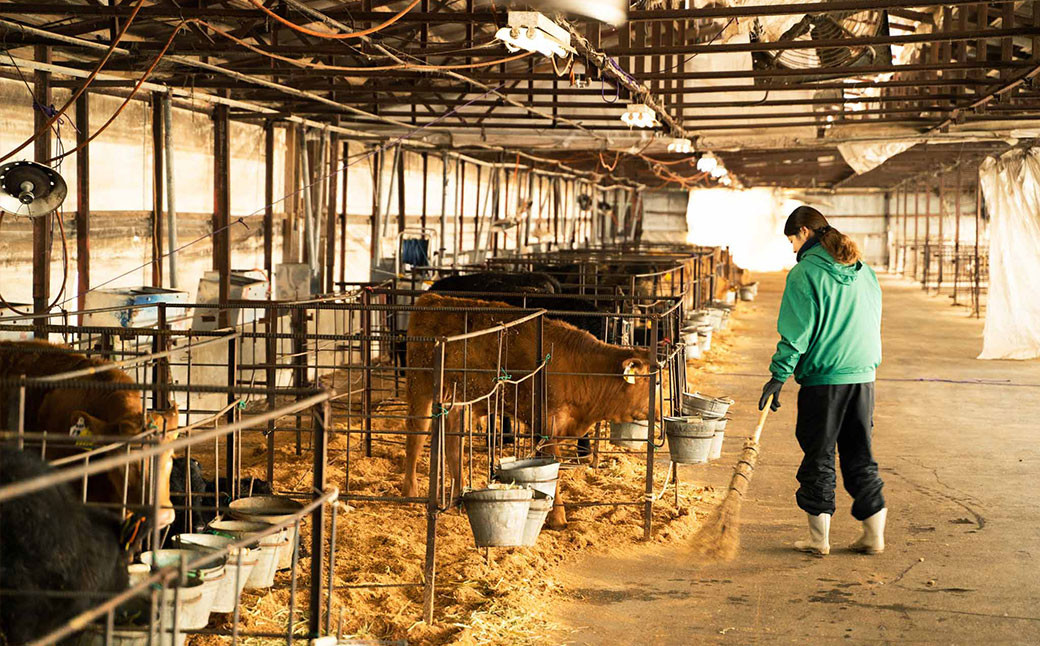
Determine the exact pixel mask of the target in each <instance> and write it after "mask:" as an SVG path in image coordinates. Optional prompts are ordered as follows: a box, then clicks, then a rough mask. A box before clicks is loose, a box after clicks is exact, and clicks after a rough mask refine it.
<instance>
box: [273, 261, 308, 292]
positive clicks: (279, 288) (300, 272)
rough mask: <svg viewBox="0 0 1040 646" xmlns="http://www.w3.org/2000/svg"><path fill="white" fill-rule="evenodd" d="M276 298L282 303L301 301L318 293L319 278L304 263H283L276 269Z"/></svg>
mask: <svg viewBox="0 0 1040 646" xmlns="http://www.w3.org/2000/svg"><path fill="white" fill-rule="evenodd" d="M274 287H275V292H274V293H275V297H276V298H277V299H278V300H280V301H299V300H303V299H307V298H310V297H311V296H312V295H314V294H317V293H318V277H317V276H315V275H314V274H313V273H311V268H310V265H308V264H307V263H303V262H283V263H282V264H280V265H278V268H277V269H275V279H274Z"/></svg>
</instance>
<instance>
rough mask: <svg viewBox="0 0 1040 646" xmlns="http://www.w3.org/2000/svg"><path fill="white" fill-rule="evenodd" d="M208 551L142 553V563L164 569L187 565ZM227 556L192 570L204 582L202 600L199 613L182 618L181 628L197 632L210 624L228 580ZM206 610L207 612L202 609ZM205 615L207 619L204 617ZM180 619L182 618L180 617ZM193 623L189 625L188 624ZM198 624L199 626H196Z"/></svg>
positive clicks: (201, 549) (177, 550) (176, 550)
mask: <svg viewBox="0 0 1040 646" xmlns="http://www.w3.org/2000/svg"><path fill="white" fill-rule="evenodd" d="M207 551H211V550H205V549H203V548H198V549H172V550H155V551H152V552H141V562H142V563H145V564H147V565H151V566H152V567H157V568H164V567H169V566H171V565H173V566H179V565H180V564H181V562H182V561H183V562H185V563H187V562H188V561H192V560H195V559H197V558H199V557H200V556H202V555H205V554H206V553H207ZM226 565H227V555H225V554H222V555H220V556H219V557H217V558H216V560H214V561H212V562H210V563H207V564H206V565H204V566H202V567H199V568H194V569H192V571H193V572H198V574H199V578H200V579H201V580H202V586H201V587H202V600H201V601H200V602H199V607H198V608H197V610H198V612H196V613H193V614H191V616H190V618H189V617H188V616H187V615H186V616H185V617H183V618H180V624H181V625H180V627H181V628H184V629H186V630H195V629H197V628H205V627H206V624H207V623H209V613H210V612H211V611H213V606H214V604H215V603H216V600H217V595H218V593H219V592H220V590H221V588H223V586H224V580H225V579H226V578H227V567H226ZM203 608H205V612H203V611H202V609H203ZM203 615H205V617H203ZM178 617H180V616H179V615H178ZM189 621H190V622H191V624H190V625H189V623H188V622H189ZM196 623H198V625H195V624H196Z"/></svg>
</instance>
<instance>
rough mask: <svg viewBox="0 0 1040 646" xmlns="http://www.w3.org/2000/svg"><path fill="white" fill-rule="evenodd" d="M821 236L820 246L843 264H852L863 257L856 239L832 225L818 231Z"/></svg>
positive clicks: (817, 233)
mask: <svg viewBox="0 0 1040 646" xmlns="http://www.w3.org/2000/svg"><path fill="white" fill-rule="evenodd" d="M816 235H817V236H818V237H819V238H820V246H821V247H823V248H824V249H826V250H827V253H829V254H830V255H831V257H832V258H834V259H835V260H836V261H838V262H839V263H841V264H843V265H851V264H854V263H855V262H856V261H858V260H859V259H860V257H861V254H860V252H859V246H858V245H857V244H856V241H855V240H853V239H852V238H850V237H848V236H847V235H845V234H844V233H842V232H841V231H838V230H837V229H835V228H834V227H832V226H825V227H823V228H822V229H819V230H817V231H816Z"/></svg>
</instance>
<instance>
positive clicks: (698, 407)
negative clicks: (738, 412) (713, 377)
mask: <svg viewBox="0 0 1040 646" xmlns="http://www.w3.org/2000/svg"><path fill="white" fill-rule="evenodd" d="M732 405H733V400H732V399H729V398H728V397H709V396H707V395H702V394H700V393H697V392H693V393H688V392H684V393H683V395H682V409H683V414H684V415H700V416H701V417H708V418H713V419H717V418H719V417H723V416H724V415H725V414H726V412H727V411H728V410H729V407H730V406H732Z"/></svg>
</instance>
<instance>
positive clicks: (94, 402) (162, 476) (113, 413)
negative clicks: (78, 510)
mask: <svg viewBox="0 0 1040 646" xmlns="http://www.w3.org/2000/svg"><path fill="white" fill-rule="evenodd" d="M108 363H109V362H108V361H106V360H104V359H98V358H92V357H87V356H86V355H83V354H79V353H74V352H71V351H69V350H68V349H67V348H63V347H62V346H57V345H52V344H50V343H46V342H44V341H3V342H0V378H15V377H18V376H19V375H24V376H25V377H27V378H39V377H46V376H50V375H56V374H60V373H65V372H71V371H73V370H82V369H85V368H94V367H100V366H104V365H106V364H108ZM79 380H83V381H99V382H108V383H123V384H127V383H133V381H134V380H133V379H131V378H130V376H129V375H128V374H126V373H125V372H123V371H122V370H119V369H118V368H117V369H113V370H106V371H104V372H99V373H97V374H94V375H88V376H84V377H80V378H79ZM5 390H6V389H5ZM25 395H26V399H25V420H24V424H25V430H26V431H28V432H42V431H47V432H49V433H59V434H62V435H68V434H70V433H72V432H73V429H76V432H77V433H78V434H80V435H83V436H84V437H89V436H90V435H108V436H120V437H127V438H129V437H132V436H134V435H138V434H139V433H141V432H142V431H145V430H149V429H154V430H156V431H157V432H158V433H159V434H160V436H161V437H162V438H163V439H164V440H170V439H173V438H174V437H176V433H175V432H172V431H173V429H174V428H176V426H177V410H176V408H175V407H174V408H172V409H171V410H168V411H166V412H165V413H158V412H149V413H148V414H147V416H145V414H144V412H143V410H142V408H141V391H140V390H95V389H86V388H75V387H56V388H26V391H25ZM9 402H10V396H9V390H8V392H0V427H4V426H7V420H8V419H9V417H8V416H9V410H8V404H9ZM88 444H89V442H88V441H87V440H84V443H83V446H82V447H81V448H76V447H73V446H71V445H68V444H63V445H62V446H55V445H54V444H49V445H48V447H47V458H48V459H51V460H54V459H57V458H60V457H65V456H68V455H72V454H75V453H77V452H79V451H81V450H83V448H84V447H85V448H90V447H89V445H88ZM172 461H173V452H172V451H166V452H164V453H161V454H160V457H159V460H158V464H159V490H158V491H157V492H156V494H157V496H158V498H159V505H160V512H159V518H158V524H159V525H160V526H166V525H169V524H170V523H171V522H173V517H174V511H173V508H172V504H171V503H170V469H171V468H172ZM124 484H125V485H126V486H125V487H124ZM147 488H148V487H147V485H146V483H145V482H144V473H143V471H142V469H141V468H140V467H138V466H136V465H132V466H131V467H130V468H129V469H127V470H126V473H124V469H122V468H120V469H116V470H113V471H111V472H109V473H107V474H102V475H101V476H99V477H97V478H91V480H90V484H89V485H88V487H87V490H88V499H89V500H91V501H94V502H116V503H122V502H123V500H124V493H125V494H126V501H127V503H130V504H132V503H135V502H140V501H141V500H142V492H143V491H144V490H146V489H147ZM124 490H125V491H124Z"/></svg>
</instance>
